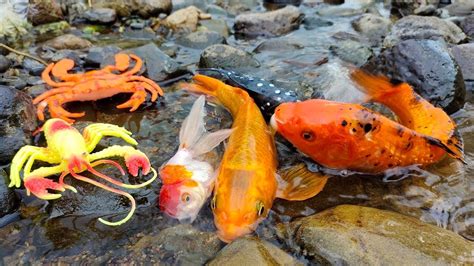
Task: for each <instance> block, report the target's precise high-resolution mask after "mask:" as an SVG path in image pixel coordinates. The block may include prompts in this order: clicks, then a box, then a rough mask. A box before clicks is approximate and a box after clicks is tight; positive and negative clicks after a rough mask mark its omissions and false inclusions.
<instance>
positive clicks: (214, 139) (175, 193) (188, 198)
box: [159, 95, 232, 222]
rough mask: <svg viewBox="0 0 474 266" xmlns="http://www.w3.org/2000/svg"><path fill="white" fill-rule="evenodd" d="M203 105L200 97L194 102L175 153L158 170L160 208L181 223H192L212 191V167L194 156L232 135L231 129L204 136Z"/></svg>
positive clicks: (213, 176) (209, 149)
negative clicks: (161, 182) (160, 181)
mask: <svg viewBox="0 0 474 266" xmlns="http://www.w3.org/2000/svg"><path fill="white" fill-rule="evenodd" d="M204 104H205V97H204V96H203V95H202V96H200V97H199V98H198V99H197V100H196V102H194V104H193V107H192V108H191V111H190V112H189V115H188V117H186V119H184V121H183V124H182V126H181V129H180V132H179V143H180V144H179V148H178V151H177V152H176V154H175V155H174V156H173V157H171V159H170V160H169V161H168V162H166V163H165V164H164V165H163V166H162V167H161V169H160V177H161V180H162V181H163V186H162V187H161V190H160V197H159V206H160V209H161V210H162V211H164V212H165V213H167V214H168V215H169V216H171V217H173V218H176V219H178V220H180V221H183V220H190V222H192V221H194V219H196V217H197V215H198V213H199V210H201V208H202V206H203V205H204V203H205V202H206V200H207V199H208V198H209V196H210V195H211V192H212V189H213V188H214V181H215V171H214V168H213V167H212V166H211V164H209V163H208V162H206V161H202V160H199V159H197V157H198V156H200V155H202V154H205V153H207V152H209V151H211V150H212V149H214V148H215V147H216V146H217V145H219V144H220V143H221V142H222V141H224V140H225V139H227V138H228V137H229V136H230V134H231V133H232V130H230V129H222V130H218V131H216V132H212V133H207V131H206V128H205V123H204V116H205V112H206V110H205V108H204Z"/></svg>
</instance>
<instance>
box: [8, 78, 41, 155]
mask: <svg viewBox="0 0 474 266" xmlns="http://www.w3.org/2000/svg"><path fill="white" fill-rule="evenodd" d="M0 95H2V97H0V163H9V162H10V161H11V160H12V159H13V156H14V155H15V153H16V152H17V151H18V150H19V149H20V148H21V147H23V146H24V145H28V144H30V143H31V134H32V132H33V131H34V130H35V129H36V126H37V124H36V112H35V108H34V106H33V103H32V102H31V98H30V97H29V96H28V95H27V94H26V93H24V92H22V91H19V90H17V89H14V88H11V87H6V86H0Z"/></svg>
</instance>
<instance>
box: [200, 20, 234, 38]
mask: <svg viewBox="0 0 474 266" xmlns="http://www.w3.org/2000/svg"><path fill="white" fill-rule="evenodd" d="M199 24H200V25H201V27H204V28H206V29H207V30H209V31H215V32H218V33H219V34H220V35H222V36H224V37H225V38H227V37H229V31H230V30H229V27H228V26H227V22H226V21H225V20H224V19H206V20H201V21H199Z"/></svg>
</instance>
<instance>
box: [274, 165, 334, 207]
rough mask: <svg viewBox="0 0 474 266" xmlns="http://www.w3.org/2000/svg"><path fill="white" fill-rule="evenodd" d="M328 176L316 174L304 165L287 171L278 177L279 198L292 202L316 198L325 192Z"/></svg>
mask: <svg viewBox="0 0 474 266" xmlns="http://www.w3.org/2000/svg"><path fill="white" fill-rule="evenodd" d="M327 180H328V176H326V175H323V174H322V173H318V172H316V173H314V172H311V171H309V170H308V169H307V168H306V165H305V164H304V163H301V164H298V165H296V166H294V167H292V168H290V169H287V170H285V171H284V172H283V173H282V174H281V175H280V176H278V190H277V197H278V198H281V199H286V200H292V201H301V200H306V199H309V198H312V197H314V196H316V195H317V194H318V193H319V192H321V190H323V188H324V186H325V185H326V182H327Z"/></svg>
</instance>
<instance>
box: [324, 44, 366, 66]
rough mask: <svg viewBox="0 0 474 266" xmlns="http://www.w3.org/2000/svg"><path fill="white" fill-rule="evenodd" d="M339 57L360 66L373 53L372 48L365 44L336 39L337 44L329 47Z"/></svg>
mask: <svg viewBox="0 0 474 266" xmlns="http://www.w3.org/2000/svg"><path fill="white" fill-rule="evenodd" d="M329 50H331V51H332V52H333V53H335V54H336V55H337V56H338V57H339V58H341V59H342V60H344V61H347V62H349V63H352V64H355V65H356V66H361V65H363V64H364V63H365V62H367V60H368V59H369V58H370V57H371V56H372V55H373V52H372V49H370V47H368V46H367V45H365V44H363V43H360V42H357V41H353V40H344V41H338V42H337V44H335V45H331V46H330V47H329Z"/></svg>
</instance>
